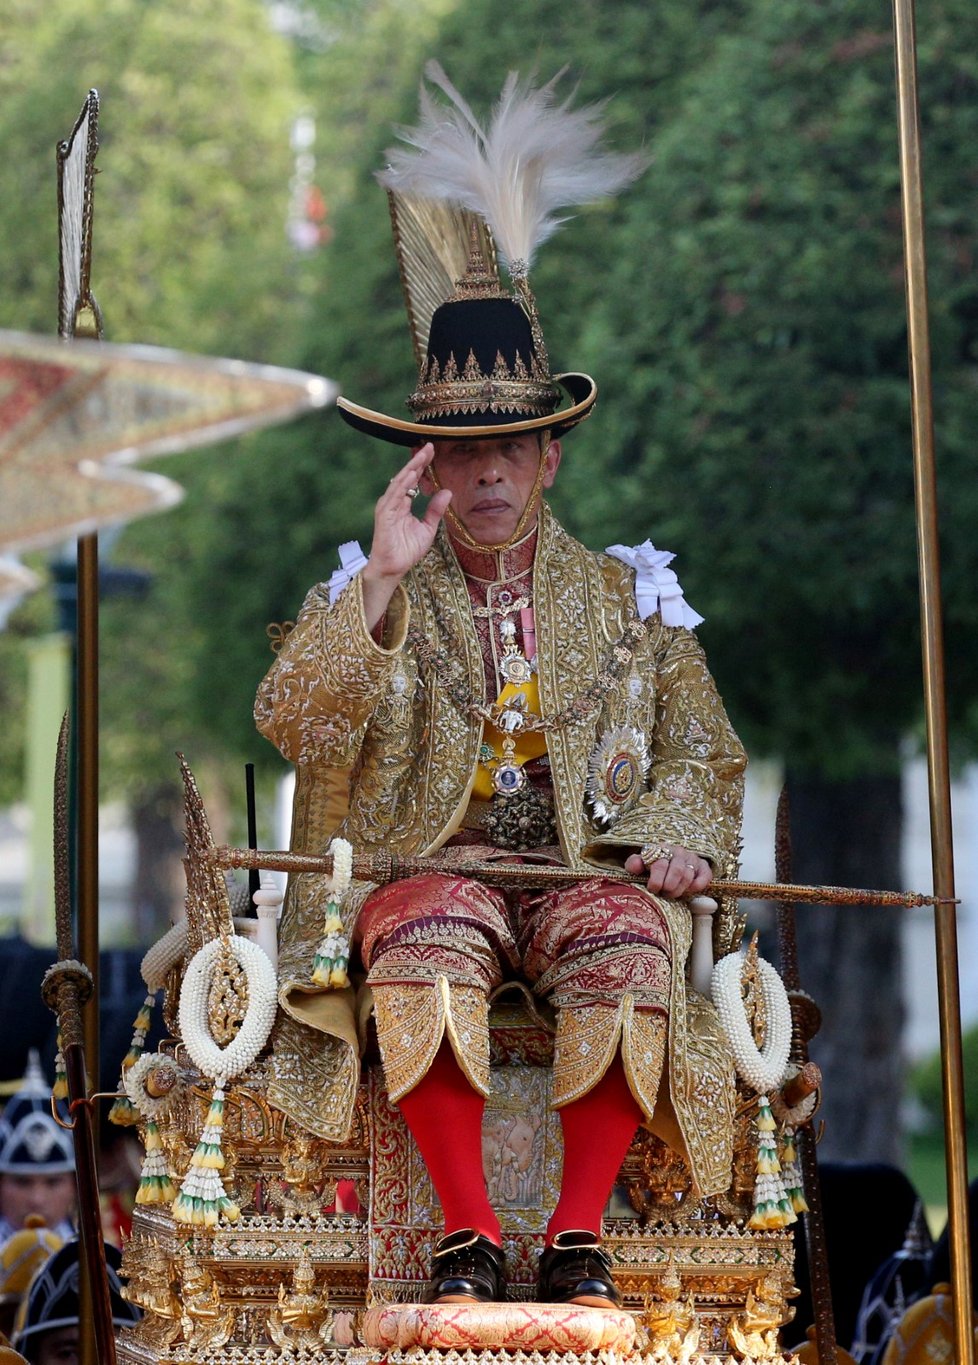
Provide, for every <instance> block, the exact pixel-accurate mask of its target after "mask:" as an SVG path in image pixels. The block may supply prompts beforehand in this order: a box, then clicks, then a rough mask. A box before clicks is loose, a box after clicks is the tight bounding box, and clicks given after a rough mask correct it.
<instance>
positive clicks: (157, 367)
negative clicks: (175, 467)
mask: <svg viewBox="0 0 978 1365" xmlns="http://www.w3.org/2000/svg"><path fill="white" fill-rule="evenodd" d="M335 392H336V389H335V386H334V385H333V384H331V383H330V382H329V380H326V379H322V378H320V377H318V376H316V375H310V374H304V373H302V372H300V371H296V370H285V369H278V368H275V367H273V366H269V365H251V364H247V363H245V362H244V361H239V360H219V359H215V358H212V357H209V356H196V355H187V354H183V353H181V352H179V351H167V350H162V349H159V348H157V347H151V346H116V345H110V344H108V343H105V342H97V341H83V340H74V341H72V342H71V343H70V345H66V344H65V343H64V342H63V341H59V340H57V339H55V338H51V337H40V336H31V335H28V334H26V333H22V332H7V331H2V330H0V549H3V550H7V551H21V550H26V549H36V548H38V547H40V546H43V545H51V544H53V543H56V542H59V541H62V540H65V539H66V538H68V537H70V536H81V535H90V534H91V533H92V532H94V531H97V530H98V529H99V528H101V527H104V526H108V525H112V524H117V523H120V522H126V521H130V520H132V519H133V518H135V517H141V516H146V515H147V514H149V513H151V512H157V511H162V510H163V509H164V508H167V507H172V506H173V505H174V503H176V502H179V500H180V498H181V497H182V491H181V489H180V488H179V486H178V485H177V484H175V483H174V482H173V481H172V480H170V479H166V478H163V477H162V476H161V475H159V474H150V473H146V472H141V471H138V470H135V469H132V468H130V466H131V465H133V464H134V463H135V462H136V461H138V460H144V459H149V458H150V457H151V456H155V455H169V454H173V453H175V452H177V451H181V450H187V449H190V448H192V447H194V446H199V445H203V444H206V443H209V442H213V441H221V440H225V439H227V438H228V437H231V436H237V435H239V434H240V433H242V432H244V431H247V430H249V429H250V428H252V427H256V426H266V425H268V424H270V423H273V422H281V421H285V420H286V419H288V418H290V417H293V416H295V415H296V414H297V413H299V412H302V411H305V410H307V409H310V408H318V407H322V406H324V405H325V404H326V403H328V402H329V401H330V400H331V399H332V398H333V397H334V396H335ZM0 590H2V588H0Z"/></svg>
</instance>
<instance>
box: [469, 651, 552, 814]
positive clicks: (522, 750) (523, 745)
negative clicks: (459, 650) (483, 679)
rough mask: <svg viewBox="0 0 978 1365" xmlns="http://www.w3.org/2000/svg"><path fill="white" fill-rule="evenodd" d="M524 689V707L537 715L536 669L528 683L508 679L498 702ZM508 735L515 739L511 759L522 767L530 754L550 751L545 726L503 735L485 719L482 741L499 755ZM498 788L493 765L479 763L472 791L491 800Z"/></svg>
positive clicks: (510, 698) (500, 702)
mask: <svg viewBox="0 0 978 1365" xmlns="http://www.w3.org/2000/svg"><path fill="white" fill-rule="evenodd" d="M521 692H522V694H523V696H524V697H525V698H526V706H525V708H524V710H525V711H526V713H527V714H532V715H534V716H538V715H539V714H540V689H539V687H538V686H537V675H536V674H535V673H534V674H533V676H532V677H531V678H530V681H529V682H526V683H507V684H506V686H505V687H504V688H503V690H502V691H501V692H500V694H499V696H498V697H497V698H496V705H497V706H500V707H502V706H505V705H506V703H507V702H509V701H512V700H513V698H514V697H516V696H519V694H520V693H521ZM505 739H515V740H516V751H515V753H514V754H513V755H512V760H511V761H512V762H514V763H518V764H519V765H520V767H521V768H522V766H523V764H524V763H528V762H529V761H530V759H531V758H539V757H540V755H541V754H545V753H546V752H547V737H546V735H545V734H544V733H543V731H542V730H520V731H518V732H517V734H516V735H504V734H503V733H502V731H501V730H497V729H496V727H495V725H491V724H490V723H489V722H488V721H486V725H485V729H484V730H483V733H482V742H483V744H487V745H488V746H489V747H490V748H491V749H492V751H493V753H494V754H495V755H496V757H497V758H498V759H502V756H503V741H504V740H505ZM495 792H496V789H495V787H494V786H493V785H492V769H491V767H487V766H486V764H484V763H480V764H479V767H478V770H477V771H476V775H475V785H474V786H473V788H472V795H473V796H474V797H476V798H477V799H478V800H480V801H488V800H489V799H490V797H492V796H494V795H495Z"/></svg>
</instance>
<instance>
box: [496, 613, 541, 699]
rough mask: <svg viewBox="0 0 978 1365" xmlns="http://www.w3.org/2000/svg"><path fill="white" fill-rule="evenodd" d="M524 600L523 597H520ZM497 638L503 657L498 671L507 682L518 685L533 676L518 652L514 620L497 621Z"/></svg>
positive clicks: (528, 664) (528, 663)
mask: <svg viewBox="0 0 978 1365" xmlns="http://www.w3.org/2000/svg"><path fill="white" fill-rule="evenodd" d="M520 600H521V601H525V600H526V599H525V598H521V599H520ZM499 638H500V639H501V640H502V642H503V657H502V658H501V659H500V660H499V672H500V675H501V677H503V678H505V679H506V681H507V682H508V683H514V684H516V685H517V686H519V685H520V684H521V683H528V682H529V681H530V678H531V677H532V676H533V669H532V667H531V666H530V661H529V660H528V659H527V658H526V656H525V655H524V654H522V653H521V652H520V648H519V646H518V645H517V643H516V622H515V621H511V620H510V619H509V617H508V616H507V617H504V619H503V620H502V621H500V623H499Z"/></svg>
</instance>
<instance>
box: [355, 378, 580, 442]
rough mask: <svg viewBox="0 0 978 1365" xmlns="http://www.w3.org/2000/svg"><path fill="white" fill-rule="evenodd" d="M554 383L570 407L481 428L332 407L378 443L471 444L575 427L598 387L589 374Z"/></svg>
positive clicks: (558, 432)
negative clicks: (483, 440)
mask: <svg viewBox="0 0 978 1365" xmlns="http://www.w3.org/2000/svg"><path fill="white" fill-rule="evenodd" d="M554 382H555V383H557V384H559V385H560V386H561V388H562V389H564V390H566V392H567V395H568V397H569V398H570V400H571V401H570V405H569V406H568V407H565V408H560V409H559V410H558V411H557V412H554V413H551V414H550V415H549V416H547V417H523V418H519V419H518V420H515V421H501V422H491V423H485V424H482V425H472V424H470V425H467V426H447V425H444V424H442V423H439V422H409V421H403V420H402V419H401V418H399V417H388V416H387V415H386V414H385V413H383V412H374V411H373V409H371V408H364V407H361V406H360V404H359V403H351V402H350V400H349V399H348V398H337V400H336V406H337V407H338V408H339V411H340V416H341V417H342V418H343V420H344V422H348V423H349V424H350V426H351V427H356V429H357V431H363V432H365V433H366V434H367V435H368V436H376V437H378V438H379V439H380V440H381V441H392V442H393V443H394V444H395V445H399V446H416V445H424V444H425V443H426V442H427V441H464V440H468V441H473V440H479V439H480V438H484V437H489V436H500V435H502V434H504V433H505V434H510V435H512V434H517V433H519V432H524V431H549V432H550V433H551V435H553V436H560V435H561V434H562V433H563V432H565V431H569V430H570V429H571V427H576V426H577V424H578V422H583V421H584V419H585V417H588V416H590V413H591V409H592V408H593V407H594V404H595V402H596V400H597V397H598V386H597V384H595V382H594V380H593V379H592V378H591V376H590V375H589V374H574V373H571V374H555V375H554Z"/></svg>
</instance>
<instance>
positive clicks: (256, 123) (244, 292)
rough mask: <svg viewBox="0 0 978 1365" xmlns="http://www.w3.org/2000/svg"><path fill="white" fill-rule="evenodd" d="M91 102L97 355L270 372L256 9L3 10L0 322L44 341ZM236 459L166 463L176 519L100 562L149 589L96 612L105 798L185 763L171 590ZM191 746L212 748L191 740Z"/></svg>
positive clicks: (265, 38)
mask: <svg viewBox="0 0 978 1365" xmlns="http://www.w3.org/2000/svg"><path fill="white" fill-rule="evenodd" d="M90 86H95V87H96V88H98V90H99V93H100V98H101V138H100V141H101V146H100V150H99V156H98V160H97V163H96V164H97V166H98V168H99V171H98V175H97V179H96V194H95V224H94V251H93V266H92V287H93V290H94V292H95V294H96V297H97V298H98V299H99V301H100V303H101V305H102V308H103V312H104V314H105V319H106V339H108V340H112V341H131V340H138V341H140V342H152V343H156V344H164V345H168V346H175V347H178V348H183V349H187V350H198V351H205V352H211V353H216V354H222V353H226V354H238V355H243V356H246V357H255V358H261V359H266V360H269V359H275V358H281V357H282V355H283V353H284V352H285V351H286V349H287V347H288V345H289V344H290V337H291V335H292V332H293V329H294V326H295V318H296V307H295V302H296V299H297V297H298V295H299V292H300V291H299V281H298V279H297V272H296V267H295V262H294V256H293V253H292V251H291V248H290V246H289V243H288V241H287V237H286V232H285V223H286V215H287V207H288V197H289V177H290V175H291V172H292V168H293V156H292V152H291V149H290V146H289V134H290V126H291V121H292V119H293V118H294V116H295V114H296V112H297V110H298V108H299V106H300V100H299V94H298V91H297V87H296V84H295V77H294V72H293V67H292V50H291V48H290V46H289V44H288V43H287V42H286V41H285V40H284V39H283V38H282V37H280V36H279V35H277V34H275V33H274V32H273V31H272V30H271V29H270V27H269V21H268V15H267V12H266V9H265V7H264V5H263V4H262V3H260V0H215V3H214V4H211V5H208V6H205V7H201V6H186V5H181V4H177V3H161V4H145V3H142V2H141V0H98V3H95V2H94V0H80V3H79V2H78V0H72V3H70V4H68V3H66V0H51V3H50V4H47V5H44V6H42V7H41V8H40V9H38V7H37V6H35V5H28V4H22V3H20V0H14V3H13V4H12V5H11V6H9V7H8V9H7V11H6V13H5V19H4V25H3V35H2V38H0V143H2V145H3V147H4V157H3V159H2V161H0V220H2V222H3V230H2V234H0V235H2V237H3V241H4V251H3V260H2V263H0V264H2V270H3V276H4V285H5V287H4V289H3V290H2V291H0V324H2V325H5V326H10V327H20V328H33V329H35V330H38V331H47V332H50V331H52V330H53V329H54V326H55V325H56V319H57V279H58V255H57V211H56V193H55V185H56V178H55V171H54V148H55V143H56V142H57V140H58V139H59V138H61V137H64V136H67V134H68V132H69V131H70V129H71V126H72V123H73V121H74V119H75V117H76V115H77V112H78V109H79V108H80V106H81V102H82V99H83V97H84V95H85V92H86V90H87V89H88V88H89V87H90ZM237 459H238V454H237V452H236V451H231V450H228V449H222V450H220V451H208V452H206V453H203V454H200V455H195V456H193V457H188V458H186V459H185V460H182V461H180V462H177V461H174V462H172V464H173V467H172V469H171V468H170V467H169V465H167V466H166V472H167V473H172V474H174V475H176V476H178V477H179V476H182V475H185V476H186V478H185V483H186V486H187V487H188V490H189V493H190V497H189V499H188V505H187V508H188V510H189V509H190V508H192V509H193V511H192V513H191V514H190V515H188V514H187V510H184V511H182V512H181V513H177V514H172V515H170V516H166V517H161V518H156V519H153V520H149V521H146V522H141V523H139V524H138V525H137V526H136V527H134V528H133V529H132V530H131V531H130V533H129V534H128V535H127V536H125V537H124V539H123V541H122V542H121V544H120V545H119V546H118V547H117V549H116V556H117V560H118V561H120V562H123V563H125V564H126V565H127V566H133V567H138V568H142V569H145V570H147V571H148V572H150V573H151V574H152V577H153V583H152V588H151V591H150V595H149V597H148V598H146V599H144V600H142V601H140V602H139V603H138V604H137V603H134V602H132V601H123V600H118V601H110V602H106V604H105V607H104V610H103V613H102V670H101V673H102V682H101V691H102V736H103V745H102V766H103V772H104V776H105V780H106V785H108V786H109V787H110V789H111V790H112V791H113V793H114V794H116V795H118V794H119V792H120V788H121V789H122V790H125V791H128V792H129V794H130V795H131V796H135V793H136V792H138V790H139V788H140V784H143V783H154V782H155V781H156V780H157V779H158V778H159V776H160V775H161V773H163V772H165V773H166V774H168V775H173V774H174V772H175V768H174V759H173V749H174V748H175V747H176V746H177V745H178V744H181V743H183V744H186V745H187V746H188V748H193V747H194V745H193V744H192V737H191V736H190V735H188V733H187V725H186V713H187V711H188V707H187V704H186V699H187V693H188V691H189V690H190V687H189V681H190V679H189V669H190V664H189V662H188V658H189V656H188V654H187V652H186V650H185V649H184V643H185V642H187V640H188V637H190V636H192V634H193V632H194V631H195V630H196V629H197V626H196V623H195V622H194V621H193V620H192V619H188V618H187V616H186V614H185V610H184V604H183V597H182V589H181V585H180V584H179V581H178V575H179V574H180V573H182V572H185V571H186V568H187V563H188V561H189V560H190V559H191V558H192V549H191V544H192V542H193V540H195V539H199V538H206V536H207V535H208V534H210V520H209V518H210V517H212V516H213V511H211V510H205V505H204V504H205V502H207V501H208V500H209V501H210V507H211V508H212V507H213V504H214V502H215V501H216V498H215V497H214V496H213V492H212V490H215V489H216V490H219V489H220V487H221V485H222V483H227V482H232V481H233V478H234V472H233V471H234V466H235V461H236V460H237ZM110 541H111V538H108V539H106V540H105V543H104V545H103V559H105V558H106V557H107V556H106V554H105V549H106V547H107V546H108V544H109V543H110ZM21 619H23V617H22V616H18V617H17V618H15V620H18V621H19V620H21ZM12 728H13V729H14V730H15V731H16V732H19V731H20V730H21V729H22V727H21V726H18V725H17V724H16V722H15V724H14V726H13V727H12ZM196 738H197V740H198V747H203V746H206V747H207V748H208V749H211V748H213V747H214V746H212V745H211V744H210V741H209V737H208V736H207V735H206V733H204V732H202V731H201V732H198V733H197V736H196Z"/></svg>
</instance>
